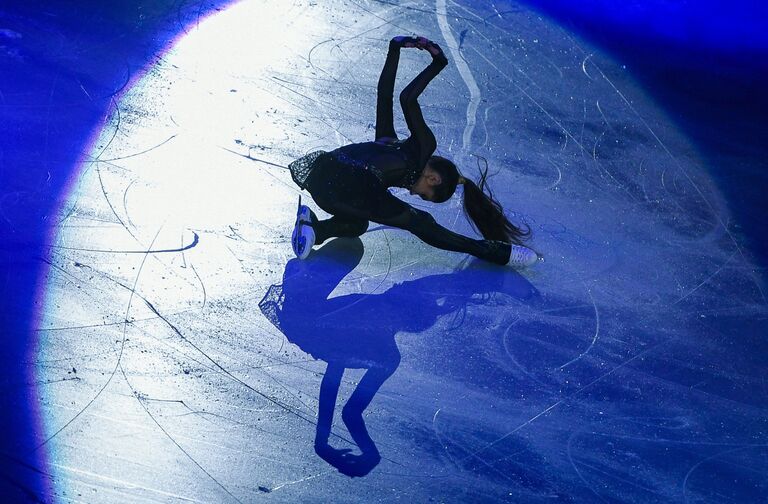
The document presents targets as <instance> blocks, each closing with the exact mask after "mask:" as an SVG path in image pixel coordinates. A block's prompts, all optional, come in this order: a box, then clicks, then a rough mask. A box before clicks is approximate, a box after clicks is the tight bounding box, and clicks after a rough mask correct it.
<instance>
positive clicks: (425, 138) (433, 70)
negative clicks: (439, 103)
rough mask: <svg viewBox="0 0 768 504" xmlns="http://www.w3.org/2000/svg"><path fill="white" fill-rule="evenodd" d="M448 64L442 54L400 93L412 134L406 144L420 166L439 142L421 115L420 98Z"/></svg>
mask: <svg viewBox="0 0 768 504" xmlns="http://www.w3.org/2000/svg"><path fill="white" fill-rule="evenodd" d="M447 64H448V60H447V59H445V56H444V55H443V54H442V52H441V53H440V54H438V55H436V56H435V57H434V59H433V60H432V63H430V64H429V65H428V66H427V68H425V69H424V70H422V71H421V73H419V75H417V76H416V78H415V79H413V80H412V81H411V83H410V84H408V85H407V86H406V87H405V89H403V91H402V93H400V106H401V107H402V108H403V115H405V122H406V124H407V125H408V130H409V131H410V132H411V136H410V138H408V139H407V140H406V141H405V143H406V144H407V147H408V148H409V150H410V151H411V152H413V154H414V155H415V156H416V158H417V160H418V166H420V167H422V168H423V167H424V166H425V165H426V164H427V160H428V159H429V157H430V156H431V155H432V153H433V152H435V149H436V148H437V141H436V140H435V135H434V134H433V133H432V130H431V129H429V126H427V123H426V121H425V120H424V116H423V114H422V113H421V107H420V106H419V101H418V98H419V96H420V95H421V93H422V92H423V91H424V89H425V88H426V87H427V85H428V84H429V83H430V82H431V81H432V79H434V78H435V76H437V74H439V73H440V71H441V70H442V69H443V68H445V66H446V65H447Z"/></svg>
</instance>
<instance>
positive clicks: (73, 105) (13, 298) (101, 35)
mask: <svg viewBox="0 0 768 504" xmlns="http://www.w3.org/2000/svg"><path fill="white" fill-rule="evenodd" d="M225 3H227V2H212V1H203V2H183V1H149V0H147V1H135V0H126V1H123V2H117V3H116V5H113V4H112V3H109V2H100V1H74V0H70V1H56V2H45V1H16V2H5V3H4V4H3V6H1V7H0V133H1V134H2V136H0V138H1V139H2V140H0V307H1V310H0V334H2V336H3V342H4V345H3V352H2V357H1V359H2V360H1V361H0V369H1V370H2V371H1V372H0V379H1V381H0V383H1V384H2V394H0V409H2V412H3V413H2V425H0V453H2V457H1V458H0V460H2V468H1V469H0V481H2V483H1V484H2V488H1V489H0V495H3V496H8V497H10V498H11V499H13V498H14V497H20V498H27V499H29V500H33V501H34V500H41V499H44V495H45V494H46V491H45V484H44V482H45V481H46V477H45V472H46V469H45V467H46V461H45V454H44V450H35V447H36V444H37V442H39V437H38V434H39V430H38V429H39V425H38V421H39V419H38V417H37V413H36V405H35V404H34V401H33V400H31V399H30V398H31V397H34V380H35V376H34V369H33V367H32V366H31V365H30V364H29V363H30V362H33V360H34V357H33V355H32V354H31V352H32V351H33V350H34V342H35V337H34V332H33V329H34V327H35V317H36V310H37V307H38V306H39V299H38V296H40V293H39V292H38V287H39V286H41V285H44V281H45V278H44V275H45V273H46V271H47V267H48V264H47V263H46V258H47V256H48V249H47V248H46V243H47V240H48V238H49V234H50V233H51V232H52V231H53V230H55V227H56V222H55V221H56V212H57V205H58V202H59V201H60V200H61V199H62V198H64V197H65V195H66V189H67V183H68V180H69V179H70V176H71V175H72V172H73V170H74V169H75V167H76V166H77V165H78V159H79V158H80V157H81V156H82V155H83V154H84V153H86V152H88V150H89V148H90V139H91V137H92V135H93V134H94V132H95V131H97V130H98V129H99V128H100V125H101V124H102V122H103V121H104V120H105V118H106V115H107V114H108V113H109V110H110V105H111V103H112V101H113V100H115V99H117V98H118V97H119V94H120V92H121V91H122V90H124V89H126V88H127V87H129V86H130V84H131V82H132V80H135V79H136V78H137V77H138V76H140V74H141V71H142V69H143V68H145V67H146V66H147V65H149V64H151V63H152V61H153V59H155V58H157V56H158V54H159V53H161V52H162V51H163V48H164V47H167V46H168V44H170V43H171V42H172V41H173V40H174V39H175V38H176V37H178V36H179V35H180V34H181V33H183V30H184V27H185V26H187V25H189V24H190V23H193V22H196V21H197V20H198V19H199V18H200V17H201V16H205V15H208V14H210V13H211V12H213V11H215V9H220V8H223V5H224V4H225ZM528 4H529V5H530V6H531V7H533V8H535V9H538V10H539V11H540V12H541V13H542V14H543V15H546V16H550V17H552V18H553V19H555V20H556V21H557V22H558V23H560V24H561V25H563V26H564V27H565V28H566V29H568V30H572V31H573V32H575V33H577V34H578V35H580V36H582V37H584V38H586V39H587V40H589V41H590V42H591V43H593V44H596V45H598V46H599V47H601V48H603V49H605V50H607V51H609V52H611V53H613V54H614V55H615V56H616V58H617V59H618V60H619V61H620V62H622V63H623V64H625V65H626V66H627V68H628V70H629V71H630V72H632V74H633V75H635V76H636V77H637V78H638V79H639V80H640V81H641V82H642V83H643V84H644V85H645V86H646V88H647V90H648V91H649V93H650V94H651V95H652V96H653V97H654V98H655V99H656V100H657V101H658V102H659V104H661V106H662V107H663V108H664V109H665V110H666V111H667V112H668V113H669V114H670V116H671V117H672V118H673V120H674V121H676V122H677V123H678V125H679V126H680V127H681V128H682V130H683V131H684V132H685V133H687V134H688V135H689V137H690V138H691V139H692V140H693V141H694V142H695V144H696V145H697V146H698V147H699V149H700V150H701V153H702V154H703V156H704V161H705V164H706V167H707V169H708V170H709V172H710V174H711V175H712V176H713V177H714V179H715V180H716V182H717V184H718V185H719V187H720V189H721V190H722V191H723V193H724V196H725V197H726V199H727V201H728V204H729V206H730V209H731V211H732V214H733V217H734V219H735V220H736V223H737V225H738V226H739V227H740V229H741V235H742V238H743V241H744V243H746V244H747V245H748V246H749V250H748V253H752V254H754V256H755V258H756V260H757V262H758V264H759V265H760V266H761V267H765V265H766V264H768V243H766V240H765V239H764V237H765V236H766V234H767V232H768V225H767V224H766V222H765V217H764V216H765V210H766V206H768V205H766V204H765V197H764V194H765V191H766V189H768V175H767V173H768V172H766V168H768V166H767V165H768V161H767V160H768V155H767V154H768V133H766V128H765V119H766V116H767V114H766V111H767V110H768V106H767V105H768V97H766V93H765V89H766V87H765V86H766V78H765V76H766V75H768V63H766V62H768V58H766V56H768V35H767V34H766V32H765V30H761V24H762V26H763V27H764V26H765V22H766V19H768V9H766V7H762V6H760V5H759V4H758V2H684V1H680V2H668V1H664V2H662V1H650V0H649V1H642V2H634V3H630V2H611V1H608V0H589V1H581V2H572V1H570V2H564V1H563V2H557V1H544V0H531V1H529V2H528ZM496 5H497V8H498V9H499V10H500V11H502V10H503V8H504V7H503V5H504V3H503V2H496ZM506 5H507V8H510V9H511V8H513V4H511V3H507V4H506ZM19 35H20V36H19ZM6 501H8V500H6Z"/></svg>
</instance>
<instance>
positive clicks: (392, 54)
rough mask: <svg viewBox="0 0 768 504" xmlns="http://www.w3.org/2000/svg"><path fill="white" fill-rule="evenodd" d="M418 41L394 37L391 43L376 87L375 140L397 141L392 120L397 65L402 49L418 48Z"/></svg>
mask: <svg viewBox="0 0 768 504" xmlns="http://www.w3.org/2000/svg"><path fill="white" fill-rule="evenodd" d="M417 44H418V39H416V38H415V37H403V36H398V37H394V38H393V39H392V40H390V41H389V51H388V52H387V59H386V60H385V61H384V68H382V69H381V75H379V83H378V85H377V86H376V138H375V140H377V141H379V140H384V141H388V140H397V133H395V126H394V120H393V118H392V95H393V94H394V92H395V77H396V76H397V65H398V63H399V62H400V48H401V47H417Z"/></svg>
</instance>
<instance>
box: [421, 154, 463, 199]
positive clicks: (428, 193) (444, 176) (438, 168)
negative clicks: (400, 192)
mask: <svg viewBox="0 0 768 504" xmlns="http://www.w3.org/2000/svg"><path fill="white" fill-rule="evenodd" d="M458 183H459V170H457V169H456V165H455V164H454V163H453V161H451V160H450V159H446V158H444V157H441V156H432V157H430V158H429V161H427V166H426V167H424V170H423V171H422V172H421V177H419V179H418V180H417V181H416V183H415V184H414V185H413V187H411V194H418V195H419V196H421V199H424V200H427V201H433V202H435V203H443V202H445V201H448V200H449V199H450V197H451V196H453V193H454V192H456V186H457V185H458Z"/></svg>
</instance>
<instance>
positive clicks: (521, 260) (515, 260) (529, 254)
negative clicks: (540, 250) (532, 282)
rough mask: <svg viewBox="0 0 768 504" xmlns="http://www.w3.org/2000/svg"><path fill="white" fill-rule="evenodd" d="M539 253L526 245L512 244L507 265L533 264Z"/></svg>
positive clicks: (523, 265)
mask: <svg viewBox="0 0 768 504" xmlns="http://www.w3.org/2000/svg"><path fill="white" fill-rule="evenodd" d="M539 259H540V258H539V255H538V254H537V253H536V252H534V251H533V250H531V249H529V248H528V247H524V246H522V245H512V250H511V251H510V254H509V265H510V266H513V267H516V268H523V267H527V266H533V265H534V264H536V263H537V262H538V261H539Z"/></svg>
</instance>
